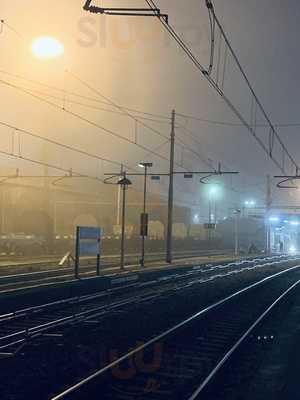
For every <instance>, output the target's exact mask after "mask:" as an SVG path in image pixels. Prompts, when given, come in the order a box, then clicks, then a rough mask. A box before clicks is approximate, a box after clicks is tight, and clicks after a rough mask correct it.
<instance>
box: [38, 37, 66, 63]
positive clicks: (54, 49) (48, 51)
mask: <svg viewBox="0 0 300 400" xmlns="http://www.w3.org/2000/svg"><path fill="white" fill-rule="evenodd" d="M31 51H32V53H33V54H34V56H35V57H37V58H39V59H41V60H49V59H51V58H58V57H60V56H62V55H63V54H64V51H65V49H64V46H63V44H62V43H60V42H59V41H58V40H56V39H54V38H52V37H50V36H42V37H39V38H37V39H35V40H34V41H33V42H32V45H31Z"/></svg>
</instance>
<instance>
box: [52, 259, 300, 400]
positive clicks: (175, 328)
mask: <svg viewBox="0 0 300 400" xmlns="http://www.w3.org/2000/svg"><path fill="white" fill-rule="evenodd" d="M299 268H300V265H297V266H294V267H291V268H289V269H287V270H284V271H281V272H278V273H276V274H273V275H271V276H268V277H266V278H264V279H262V280H260V281H258V282H256V283H254V284H252V285H249V286H247V287H246V288H243V289H241V290H239V291H237V292H235V293H233V294H231V295H230V296H227V297H225V298H224V299H222V300H220V301H218V302H216V303H214V304H212V305H210V306H208V307H206V308H204V309H202V310H201V311H199V312H197V313H195V314H194V315H192V316H191V317H189V318H187V319H185V320H184V321H182V322H180V323H179V324H177V325H175V326H173V327H172V328H170V329H168V330H166V331H165V332H163V333H161V334H160V335H158V336H156V337H154V338H152V339H151V340H149V341H148V342H146V343H145V344H143V345H140V346H138V347H136V348H135V349H134V350H132V351H130V352H129V353H127V354H125V355H123V356H122V357H120V358H118V359H117V360H115V361H114V362H112V363H110V364H108V365H106V366H105V367H103V368H101V369H100V370H99V371H96V372H95V373H93V374H91V375H90V376H88V377H87V378H85V379H83V380H82V381H80V382H78V383H77V384H75V385H74V386H72V387H70V388H69V389H67V390H65V391H63V392H62V393H60V394H58V395H56V396H54V397H52V398H51V400H61V399H64V398H65V397H66V396H68V395H69V394H72V393H74V392H76V391H77V390H78V389H80V388H82V387H83V386H84V385H86V384H87V383H89V382H91V381H93V380H94V379H96V378H98V377H100V376H101V375H103V374H104V373H105V372H107V371H109V370H111V369H112V368H114V367H116V366H118V365H119V364H120V363H121V362H123V361H126V360H129V359H130V358H131V357H132V356H134V355H135V354H137V353H139V352H141V351H143V350H145V349H147V348H149V347H150V346H151V345H153V344H155V343H157V342H159V341H160V340H161V339H165V338H166V337H169V336H171V335H172V334H174V333H175V332H177V331H178V330H179V329H180V328H182V327H184V326H186V325H188V324H190V323H191V322H192V321H194V320H195V319H196V318H198V317H200V316H202V315H204V314H207V313H209V312H210V311H212V310H214V309H216V308H218V307H220V306H221V305H224V304H225V303H227V302H229V301H230V300H232V299H234V298H236V297H239V296H240V295H241V294H243V293H246V292H248V291H250V290H252V289H254V288H256V287H258V286H261V285H262V284H264V283H266V282H269V281H271V280H273V279H275V278H277V277H279V276H282V275H284V274H287V273H289V272H291V271H295V270H297V269H299Z"/></svg>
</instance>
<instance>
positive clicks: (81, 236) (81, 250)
mask: <svg viewBox="0 0 300 400" xmlns="http://www.w3.org/2000/svg"><path fill="white" fill-rule="evenodd" d="M100 254H101V228H96V227H88V226H77V228H76V254H75V277H76V278H78V277H79V261H80V257H81V256H95V257H97V275H99V274H100Z"/></svg>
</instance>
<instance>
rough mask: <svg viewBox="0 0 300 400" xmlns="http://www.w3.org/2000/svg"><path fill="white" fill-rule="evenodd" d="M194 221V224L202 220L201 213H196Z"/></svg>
mask: <svg viewBox="0 0 300 400" xmlns="http://www.w3.org/2000/svg"><path fill="white" fill-rule="evenodd" d="M193 221H194V224H199V221H200V218H199V214H195V215H194V217H193Z"/></svg>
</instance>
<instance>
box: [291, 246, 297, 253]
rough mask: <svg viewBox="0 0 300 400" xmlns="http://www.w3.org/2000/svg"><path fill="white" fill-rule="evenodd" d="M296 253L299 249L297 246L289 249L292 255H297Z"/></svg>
mask: <svg viewBox="0 0 300 400" xmlns="http://www.w3.org/2000/svg"><path fill="white" fill-rule="evenodd" d="M296 251H297V249H296V247H295V246H291V247H290V248H289V252H290V253H291V254H295V253H296Z"/></svg>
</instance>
